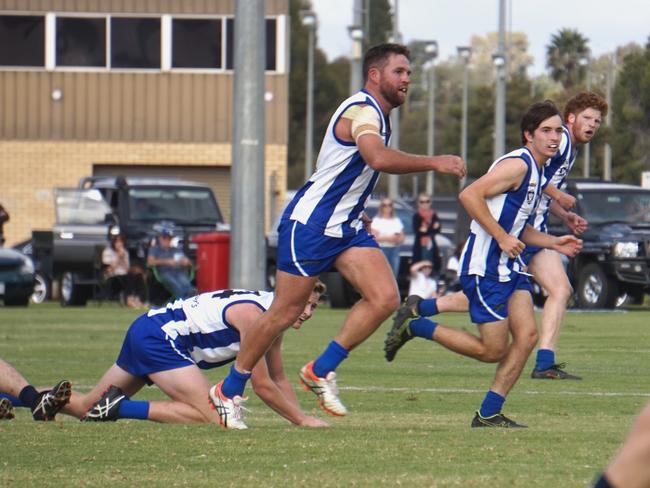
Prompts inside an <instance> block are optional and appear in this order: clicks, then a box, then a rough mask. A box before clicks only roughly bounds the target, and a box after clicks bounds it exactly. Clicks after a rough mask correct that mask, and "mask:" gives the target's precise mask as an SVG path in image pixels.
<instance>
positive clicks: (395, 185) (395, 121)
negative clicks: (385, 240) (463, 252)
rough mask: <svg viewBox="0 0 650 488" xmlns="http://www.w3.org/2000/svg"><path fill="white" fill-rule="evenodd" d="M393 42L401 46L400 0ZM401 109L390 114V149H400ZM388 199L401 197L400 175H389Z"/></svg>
mask: <svg viewBox="0 0 650 488" xmlns="http://www.w3.org/2000/svg"><path fill="white" fill-rule="evenodd" d="M391 37H392V39H391V42H396V43H398V44H401V42H402V35H401V34H400V32H399V2H398V0H393V33H392V36H391ZM400 111H401V110H400V108H399V107H395V108H394V109H393V110H391V112H390V127H391V136H390V147H392V148H393V149H399V135H400V130H399V115H400ZM388 197H389V198H391V199H393V200H395V199H396V198H398V197H399V175H393V174H389V175H388Z"/></svg>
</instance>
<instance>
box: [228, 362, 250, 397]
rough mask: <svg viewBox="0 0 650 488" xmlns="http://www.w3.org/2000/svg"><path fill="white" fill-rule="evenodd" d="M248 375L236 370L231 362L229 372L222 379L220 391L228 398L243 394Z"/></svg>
mask: <svg viewBox="0 0 650 488" xmlns="http://www.w3.org/2000/svg"><path fill="white" fill-rule="evenodd" d="M250 377H251V374H250V373H240V372H239V371H237V369H236V368H235V365H234V364H233V365H232V366H231V367H230V373H229V374H228V376H226V379H225V380H223V385H221V392H222V393H223V394H224V395H226V396H227V397H228V398H234V397H235V396H244V389H245V388H246V382H247V381H248V379H249V378H250Z"/></svg>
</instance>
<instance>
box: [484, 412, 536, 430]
mask: <svg viewBox="0 0 650 488" xmlns="http://www.w3.org/2000/svg"><path fill="white" fill-rule="evenodd" d="M474 427H498V428H501V429H527V428H528V426H527V425H523V424H518V423H517V422H515V421H514V420H512V419H509V418H508V417H506V416H505V415H503V414H502V413H497V414H496V415H492V416H491V417H481V415H480V414H479V413H478V412H476V415H474V418H473V419H472V428H474Z"/></svg>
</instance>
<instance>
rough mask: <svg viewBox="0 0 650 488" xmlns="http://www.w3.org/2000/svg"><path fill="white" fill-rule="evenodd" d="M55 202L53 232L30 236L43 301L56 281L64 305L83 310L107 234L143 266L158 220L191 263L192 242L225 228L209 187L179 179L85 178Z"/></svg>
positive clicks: (60, 191) (58, 195) (95, 279)
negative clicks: (117, 235) (118, 237)
mask: <svg viewBox="0 0 650 488" xmlns="http://www.w3.org/2000/svg"><path fill="white" fill-rule="evenodd" d="M54 199H55V211H56V223H55V225H54V227H53V228H52V230H51V231H34V232H33V235H32V237H33V238H32V241H31V251H32V256H33V258H34V262H35V265H36V272H37V282H38V283H39V285H40V286H41V288H42V287H44V288H45V290H42V289H41V293H42V295H43V296H48V295H49V294H50V293H51V285H52V283H53V282H54V281H58V283H59V291H60V293H59V295H60V300H61V304H62V305H65V306H67V305H85V304H86V302H87V300H88V299H89V298H90V297H92V295H93V291H94V290H95V289H96V286H97V285H98V280H99V273H98V268H100V269H101V261H99V262H98V260H100V259H101V249H103V247H105V246H107V245H108V242H109V235H110V233H121V234H122V235H124V236H125V238H126V242H125V243H126V247H127V249H128V251H129V256H130V260H131V263H132V264H137V263H140V264H143V265H144V263H145V261H146V255H147V250H148V248H149V245H150V244H151V242H152V240H153V238H154V236H155V231H154V226H155V225H156V224H157V223H159V222H161V221H164V222H169V223H172V224H173V225H174V228H175V229H176V230H177V235H176V236H175V237H176V239H177V241H178V244H179V245H180V246H183V248H184V251H185V253H186V255H188V256H189V257H190V259H192V260H194V258H195V256H196V244H194V243H192V242H191V236H193V235H194V234H199V233H203V232H212V231H215V230H228V228H229V227H228V225H227V224H225V222H224V219H223V216H222V214H221V211H220V210H219V205H218V203H217V200H216V198H215V196H214V194H213V192H212V189H211V188H210V187H209V186H207V185H205V184H202V183H196V182H191V181H184V180H179V179H169V178H132V177H128V178H125V177H123V176H116V177H88V178H84V179H82V180H81V182H80V183H79V186H78V187H76V188H57V189H55V191H54Z"/></svg>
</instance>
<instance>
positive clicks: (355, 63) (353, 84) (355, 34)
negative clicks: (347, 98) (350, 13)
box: [348, 25, 363, 95]
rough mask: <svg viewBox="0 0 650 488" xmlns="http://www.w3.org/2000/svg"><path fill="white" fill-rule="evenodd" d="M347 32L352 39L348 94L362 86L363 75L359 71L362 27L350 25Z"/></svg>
mask: <svg viewBox="0 0 650 488" xmlns="http://www.w3.org/2000/svg"><path fill="white" fill-rule="evenodd" d="M348 33H349V34H350V39H351V40H352V55H351V56H350V95H353V94H355V93H356V92H358V91H359V90H361V88H362V87H363V75H362V73H361V69H362V66H361V58H362V55H363V52H362V51H363V27H361V25H351V26H349V27H348Z"/></svg>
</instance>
